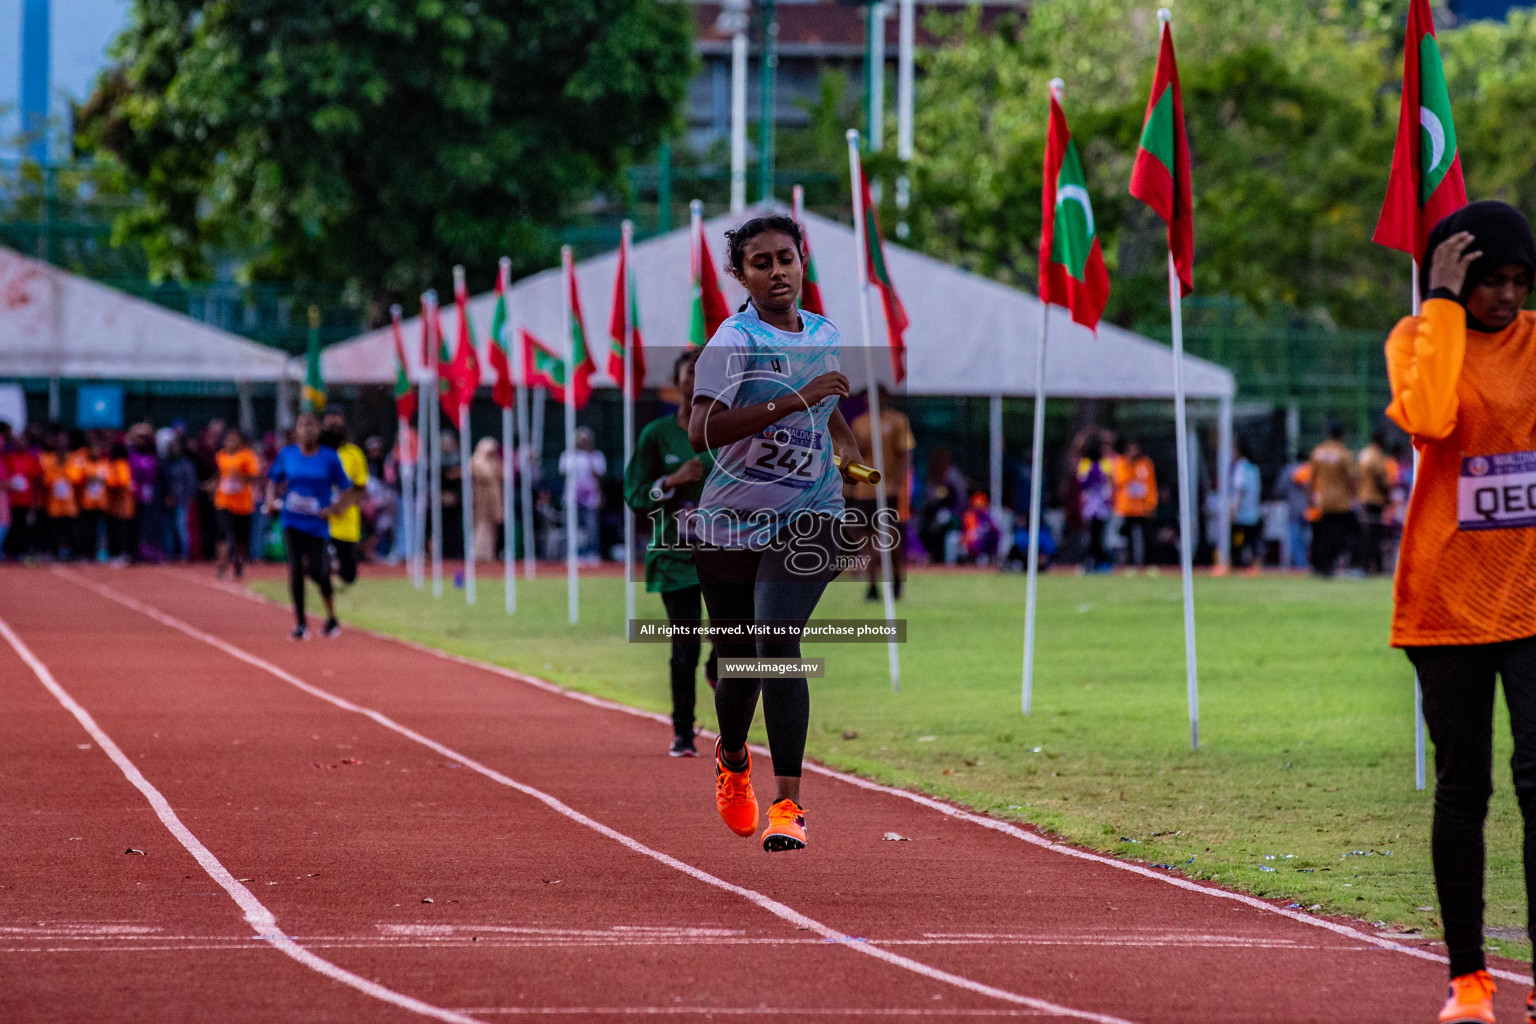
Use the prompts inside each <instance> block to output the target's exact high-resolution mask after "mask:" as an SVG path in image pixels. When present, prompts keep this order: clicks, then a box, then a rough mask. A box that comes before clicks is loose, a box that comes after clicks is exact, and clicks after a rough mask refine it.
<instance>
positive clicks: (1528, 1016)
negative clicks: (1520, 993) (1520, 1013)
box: [1525, 988, 1536, 1024]
mask: <svg viewBox="0 0 1536 1024" xmlns="http://www.w3.org/2000/svg"><path fill="white" fill-rule="evenodd" d="M1525 1024H1536V988H1533V989H1531V994H1530V995H1528V996H1526V997H1525Z"/></svg>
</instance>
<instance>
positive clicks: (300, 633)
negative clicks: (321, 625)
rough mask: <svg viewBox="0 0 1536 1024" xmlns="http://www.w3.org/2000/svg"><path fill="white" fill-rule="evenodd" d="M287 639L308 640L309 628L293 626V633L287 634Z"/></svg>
mask: <svg viewBox="0 0 1536 1024" xmlns="http://www.w3.org/2000/svg"><path fill="white" fill-rule="evenodd" d="M288 639H289V640H308V639H309V627H307V626H294V627H293V632H292V633H289V634H288Z"/></svg>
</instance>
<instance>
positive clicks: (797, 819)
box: [763, 797, 805, 853]
mask: <svg viewBox="0 0 1536 1024" xmlns="http://www.w3.org/2000/svg"><path fill="white" fill-rule="evenodd" d="M763 849H764V850H767V851H768V852H769V853H782V852H784V851H785V850H803V849H805V808H804V807H801V806H800V805H799V804H797V803H795V802H794V801H793V800H791V799H789V798H788V797H785V798H784V799H783V800H779V801H776V802H775V803H774V804H773V805H772V806H770V807H769V808H768V828H767V829H766V830H765V831H764V832H763Z"/></svg>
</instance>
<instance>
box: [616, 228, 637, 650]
mask: <svg viewBox="0 0 1536 1024" xmlns="http://www.w3.org/2000/svg"><path fill="white" fill-rule="evenodd" d="M620 233H621V238H620V240H619V245H620V246H621V247H622V251H623V257H622V259H621V260H620V261H619V262H621V263H622V264H623V265H624V379H623V380H622V381H620V384H622V385H623V388H624V471H625V472H626V473H627V472H629V462H630V460H631V459H633V458H634V456H635V395H634V375H635V351H634V350H635V323H634V317H632V316H630V310H632V309H634V308H635V302H636V299H635V293H634V287H635V268H634V265H633V264H632V263H631V262H630V260H631V258H632V257H633V255H634V254H633V253H632V252H630V243H631V242H632V241H633V240H634V235H635V224H634V222H633V221H629V220H626V221H625V222H624V223H623V225H622V227H621V232H620ZM634 617H635V510H634V509H632V508H630V507H629V503H628V502H625V504H624V630H625V635H626V636H627V635H628V631H629V623H630V620H632V619H633V618H634Z"/></svg>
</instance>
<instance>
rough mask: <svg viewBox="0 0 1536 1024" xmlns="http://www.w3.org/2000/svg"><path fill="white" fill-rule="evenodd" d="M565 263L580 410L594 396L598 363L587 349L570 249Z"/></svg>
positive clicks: (567, 251) (573, 363) (572, 349)
mask: <svg viewBox="0 0 1536 1024" xmlns="http://www.w3.org/2000/svg"><path fill="white" fill-rule="evenodd" d="M561 256H562V260H563V262H564V263H565V285H566V287H567V288H568V289H570V295H571V305H570V316H571V322H570V324H569V325H568V328H567V329H568V331H569V336H570V339H571V365H572V366H573V367H575V379H576V385H575V387H576V390H575V392H574V393H573V394H574V397H575V399H576V408H578V409H580V408H581V407H582V406H584V405H586V404H587V399H588V398H589V397H591V395H592V379H591V378H592V375H593V374H594V373H596V372H597V363H596V361H595V360H593V358H592V351H591V349H589V348H588V347H587V327H586V320H585V318H583V317H582V315H581V294H580V292H579V291H578V290H577V288H576V264H575V263H574V262H572V260H571V251H570V249H569V248H566V250H565V251H564V252H563V253H562V254H561ZM565 379H566V378H565V375H564V374H563V373H562V374H561V376H560V383H561V385H564V384H565ZM560 400H561V401H562V402H563V401H565V397H564V388H563V387H562V389H561V398H560Z"/></svg>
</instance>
